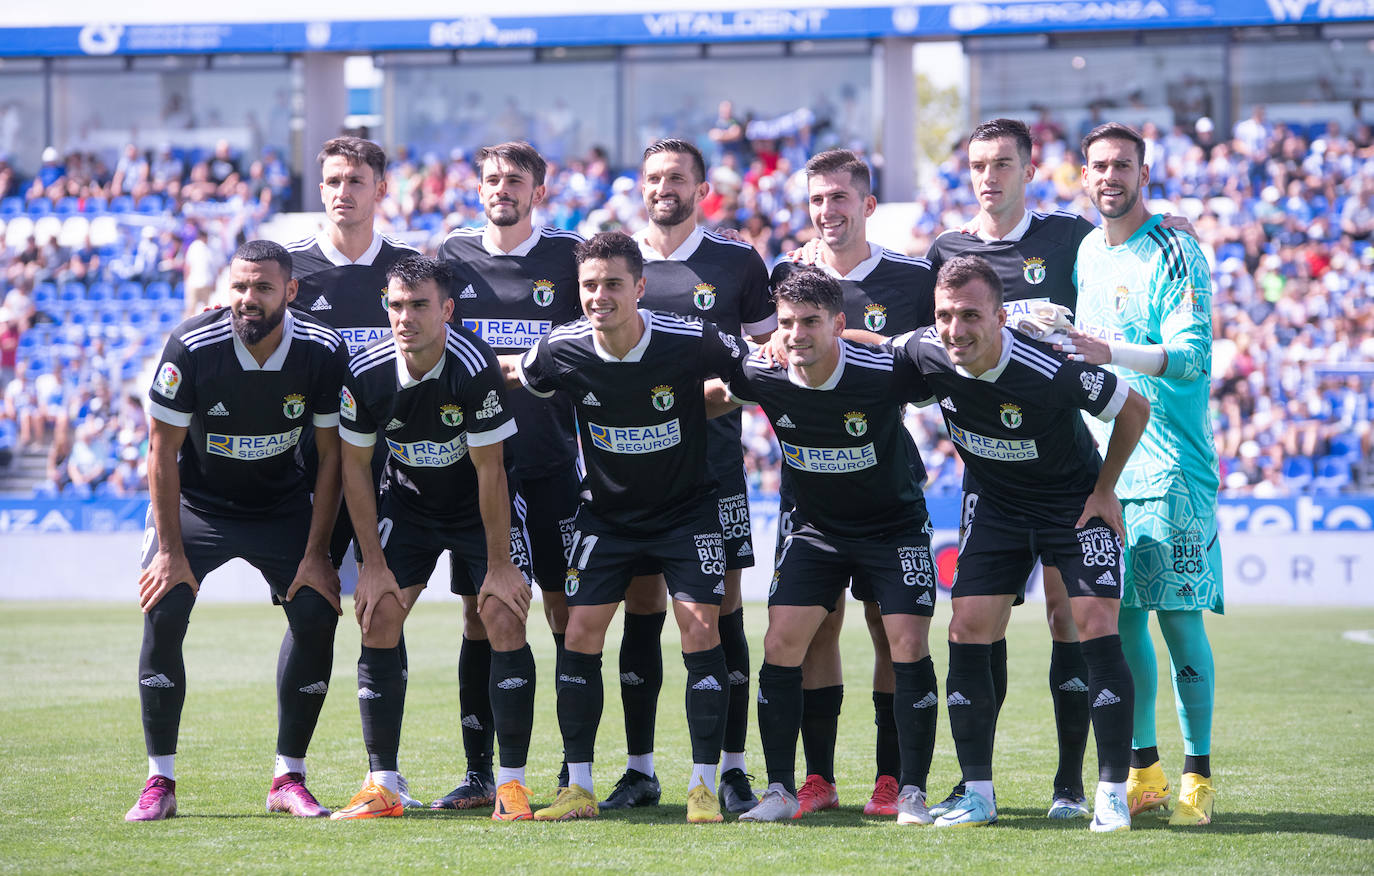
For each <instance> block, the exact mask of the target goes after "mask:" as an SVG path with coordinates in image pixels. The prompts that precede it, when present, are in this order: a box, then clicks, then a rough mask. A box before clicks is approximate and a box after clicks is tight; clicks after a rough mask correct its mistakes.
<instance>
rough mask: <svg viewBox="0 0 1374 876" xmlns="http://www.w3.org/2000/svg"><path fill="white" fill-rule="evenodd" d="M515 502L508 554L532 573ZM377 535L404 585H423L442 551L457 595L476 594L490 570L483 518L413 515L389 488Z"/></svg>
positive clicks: (527, 542) (523, 570) (378, 516)
mask: <svg viewBox="0 0 1374 876" xmlns="http://www.w3.org/2000/svg"><path fill="white" fill-rule="evenodd" d="M516 504H517V507H515V508H512V509H511V527H510V559H511V562H512V563H514V564H515V565H516V568H518V569H519V570H520V571H521V572H522V573H523V574H524V575H525V577H526V578H529V576H530V550H529V540H528V538H527V536H526V535H525V526H524V520H523V519H521V518H520V517H519V516H518V502H517V503H516ZM377 534H378V536H379V537H380V538H381V541H382V552H383V553H384V554H385V555H386V564H387V567H388V568H390V569H391V574H392V575H394V576H396V583H397V584H398V585H399V586H401V587H423V586H424V585H425V584H426V583H428V582H429V578H430V576H431V575H433V574H434V567H435V566H436V565H438V562H439V555H440V554H442V553H443V552H444V551H448V552H449V589H450V590H452V591H453V592H454V593H457V594H458V595H459V596H476V595H477V591H478V590H480V589H481V587H482V579H483V578H485V577H486V575H487V537H486V532H485V530H483V528H482V524H481V523H474V524H472V525H470V526H435V525H433V524H432V523H430V522H421V521H418V520H416V519H415V518H414V516H413V514H412V512H410V511H407V510H406V509H405V508H404V507H402V506H401V505H400V504H399V503H397V502H396V501H395V500H393V499H391V498H390V494H389V493H384V494H383V495H382V501H381V505H380V506H379V507H378V508H377Z"/></svg>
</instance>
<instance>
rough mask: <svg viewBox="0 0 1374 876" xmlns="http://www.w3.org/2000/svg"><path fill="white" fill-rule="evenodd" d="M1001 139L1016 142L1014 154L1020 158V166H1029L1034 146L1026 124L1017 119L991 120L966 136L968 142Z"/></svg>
mask: <svg viewBox="0 0 1374 876" xmlns="http://www.w3.org/2000/svg"><path fill="white" fill-rule="evenodd" d="M1003 137H1010V138H1011V139H1012V140H1014V141H1016V153H1017V154H1018V155H1020V156H1021V163H1022V164H1030V160H1031V147H1033V146H1034V145H1035V144H1034V142H1033V141H1032V140H1031V135H1030V129H1029V128H1027V127H1026V123H1025V122H1023V121H1020V120H1019V119H992V120H990V121H986V122H983V124H981V125H979V126H978V127H976V128H974V129H973V133H972V134H969V135H968V141H969V142H970V143H973V142H975V141H980V142H981V141H985V140H1000V139H1002V138H1003Z"/></svg>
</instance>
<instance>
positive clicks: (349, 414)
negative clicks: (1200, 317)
mask: <svg viewBox="0 0 1374 876" xmlns="http://www.w3.org/2000/svg"><path fill="white" fill-rule="evenodd" d="M339 416H341V417H343V418H344V419H345V420H356V419H358V401H357V399H355V398H353V393H351V392H349V391H348V387H346V386H345V387H343V388H342V389H340V390H339Z"/></svg>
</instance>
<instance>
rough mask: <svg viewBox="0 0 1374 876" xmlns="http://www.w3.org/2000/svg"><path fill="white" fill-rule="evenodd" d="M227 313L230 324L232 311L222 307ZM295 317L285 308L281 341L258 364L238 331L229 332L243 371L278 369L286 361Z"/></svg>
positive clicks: (232, 315) (232, 319)
mask: <svg viewBox="0 0 1374 876" xmlns="http://www.w3.org/2000/svg"><path fill="white" fill-rule="evenodd" d="M224 310H225V312H226V313H228V314H229V324H230V326H232V325H233V323H234V313H233V311H232V310H230V309H229V308H227V307H226V308H224ZM295 326H296V318H295V317H294V316H292V315H291V308H289V307H288V308H286V314H285V315H284V316H282V318H281V341H280V342H279V343H278V344H277V349H275V350H273V351H272V355H270V356H268V357H267V361H266V362H264V363H262V364H261V365H259V364H258V360H257V359H254V358H253V354H252V353H250V352H249V351H248V345H247V344H245V343H244V342H243V339H242V338H240V337H239V333H238V332H231V336H232V337H233V338H234V355H235V356H237V357H238V360H239V366H240V367H241V368H243V370H244V371H280V370H281V366H282V364H283V363H285V362H286V354H287V353H289V352H290V351H291V335H292V334H294V332H295Z"/></svg>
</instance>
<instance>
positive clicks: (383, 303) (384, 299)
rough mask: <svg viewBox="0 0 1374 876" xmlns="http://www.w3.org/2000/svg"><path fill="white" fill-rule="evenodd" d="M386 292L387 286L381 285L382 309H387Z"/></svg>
mask: <svg viewBox="0 0 1374 876" xmlns="http://www.w3.org/2000/svg"><path fill="white" fill-rule="evenodd" d="M386 293H387V287H385V286H383V287H382V310H386V309H387V301H386Z"/></svg>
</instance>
